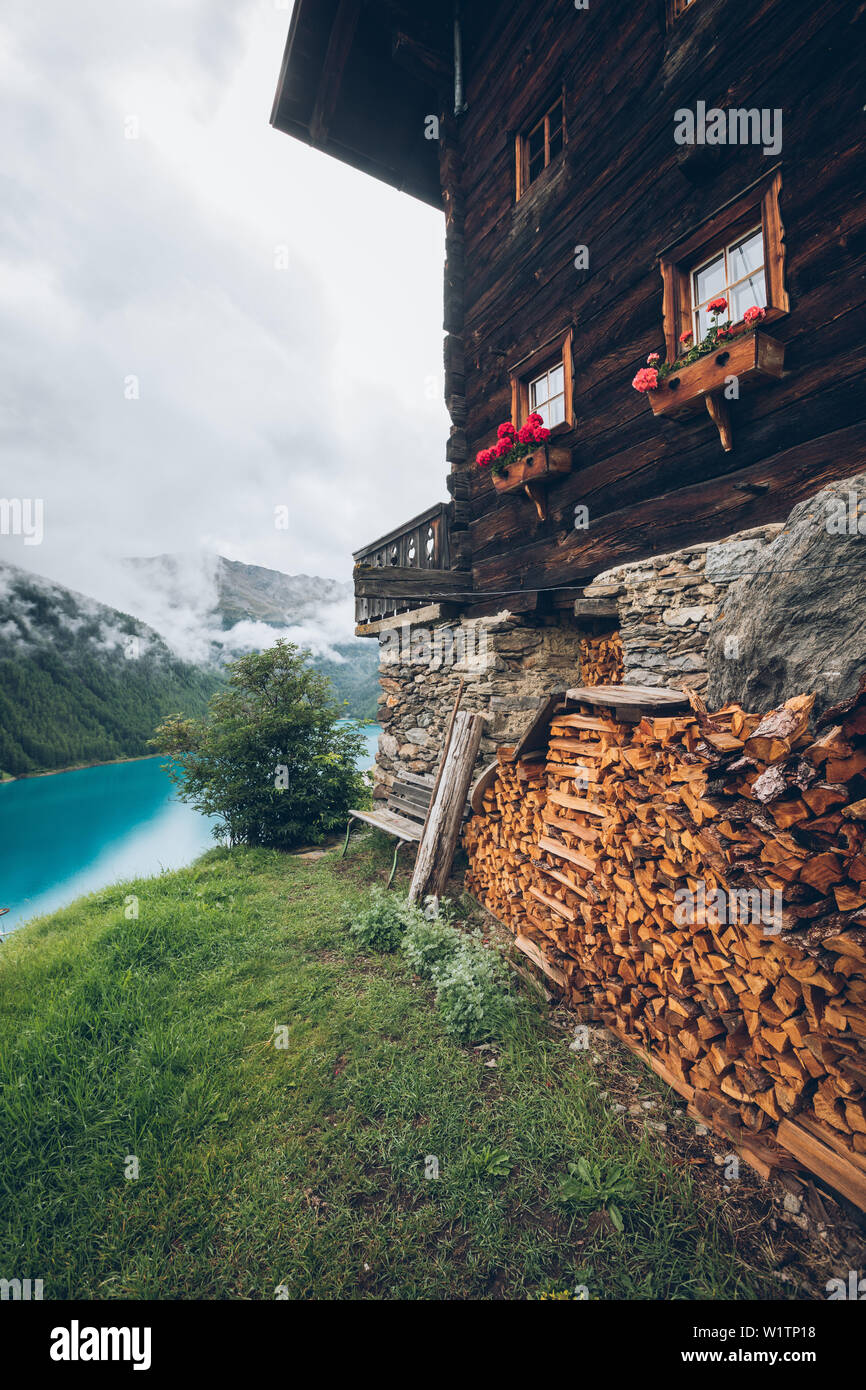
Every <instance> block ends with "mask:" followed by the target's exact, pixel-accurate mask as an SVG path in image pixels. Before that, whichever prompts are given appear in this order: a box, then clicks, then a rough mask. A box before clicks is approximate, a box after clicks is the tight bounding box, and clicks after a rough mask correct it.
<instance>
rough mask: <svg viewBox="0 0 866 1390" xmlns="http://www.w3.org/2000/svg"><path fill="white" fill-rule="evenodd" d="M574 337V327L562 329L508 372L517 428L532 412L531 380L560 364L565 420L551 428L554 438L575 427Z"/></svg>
mask: <svg viewBox="0 0 866 1390" xmlns="http://www.w3.org/2000/svg"><path fill="white" fill-rule="evenodd" d="M573 338H574V330H573V329H572V328H571V327H569V328H564V329H561V330H560V331H559V332H558V333H555V334H554V335H553V337H552V338H548V339H547V341H546V342H544V343H542V344H541V345H540V347H538V348H536V349H534V350H533V351H532V352H531V353H528V354H527V356H526V357H523V358H521V360H520V361H519V362H515V363H514V365H513V366H512V367H509V370H508V374H509V377H510V380H511V423H512V424H513V425H514V427H515V429H520V428H521V426H522V425H525V424H526V420H527V417H528V416H529V415H530V413H531V410H530V405H529V387H530V383H531V382H533V381H535V380H537V379H538V377H540V376H542V375H543V374H544V372H546V371H548V372H549V371H551V370H552V369H554V368H555V367H558V366H561V367H562V369H563V372H562V380H563V391H564V394H565V401H564V408H565V419H564V420H562V421H560V423H559V424H558V425H554V426H553V429H552V430H551V431H550V434H551V438H553V437H554V436H556V435H560V434H566V433H567V432H568V431H569V430H571V429H573V428H574V365H573V351H572V349H573Z"/></svg>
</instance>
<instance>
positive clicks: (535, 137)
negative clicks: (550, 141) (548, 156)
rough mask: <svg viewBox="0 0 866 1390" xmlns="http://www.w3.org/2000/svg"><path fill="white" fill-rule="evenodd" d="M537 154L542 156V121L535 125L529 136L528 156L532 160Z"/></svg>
mask: <svg viewBox="0 0 866 1390" xmlns="http://www.w3.org/2000/svg"><path fill="white" fill-rule="evenodd" d="M538 154H541V156H542V157H543V156H544V121H542V122H541V125H539V126H536V128H535V130H533V131H532V132H531V133H530V136H529V158H530V161H532V160H534V159H535V158H536V156H537V155H538Z"/></svg>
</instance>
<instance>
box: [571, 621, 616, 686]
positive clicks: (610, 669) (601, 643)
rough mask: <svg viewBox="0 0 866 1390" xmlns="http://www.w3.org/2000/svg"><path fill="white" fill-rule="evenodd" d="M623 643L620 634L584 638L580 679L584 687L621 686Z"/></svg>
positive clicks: (611, 633) (582, 641) (581, 645)
mask: <svg viewBox="0 0 866 1390" xmlns="http://www.w3.org/2000/svg"><path fill="white" fill-rule="evenodd" d="M623 670H624V667H623V657H622V641H621V639H620V635H619V633H618V632H616V631H613V632H604V633H602V634H601V635H600V636H597V637H583V638H581V643H580V679H581V683H582V684H583V685H621V684H622V680H623Z"/></svg>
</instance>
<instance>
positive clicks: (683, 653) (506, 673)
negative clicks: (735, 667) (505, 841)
mask: <svg viewBox="0 0 866 1390" xmlns="http://www.w3.org/2000/svg"><path fill="white" fill-rule="evenodd" d="M782 529H783V528H782V525H781V524H778V525H771V526H759V527H756V528H755V529H754V530H751V531H742V532H740V533H739V534H737V535H734V536H729V537H728V538H727V539H726V540H724V541H717V542H713V543H712V544H707V545H695V546H689V547H688V548H687V549H685V550H677V551H674V552H672V553H671V554H669V555H658V556H656V557H655V558H653V559H651V560H644V561H641V562H640V563H638V564H633V565H622V566H619V567H618V568H617V569H612V570H608V571H606V572H605V573H604V574H600V575H599V576H598V578H597V579H596V580H595V581H594V582H593V583H592V584H591V585H589V586H588V587H587V588H586V589H585V590H584V597H585V598H591V599H609V600H610V599H613V600H614V601H615V603H616V606H617V608H618V611H619V619H618V623H617V620H616V619H615V618H611V629H612V631H615V629H616V626H617V625H618V627H619V632H620V636H621V639H622V647H623V666H624V674H623V676H622V679H623V680H624V681H625V682H626V683H627V684H632V685H669V686H674V687H682V686H685V685H689V686H692V687H693V688H694V689H696V690H702V689H704V688H705V687H706V685H707V679H708V677H707V644H708V642H709V640H710V636H711V634H712V633H713V631H714V628H715V626H716V624H717V622H718V620H719V618H720V617H721V615H722V613H723V610H724V602H725V596H726V594H727V592H728V589H729V587H730V586H731V585H732V584H734V583H736V582H737V581H738V580H739V579H741V578H743V576H744V575H747V574H754V573H755V572H756V571H760V570H761V569H762V567H763V566H765V565H766V563H767V559H766V557H767V554H768V549H769V547H770V545H771V543H772V542H773V540H774V538H775V537H776V536H777V535H778V534H779V532H780V531H781V530H782ZM408 617H409V615H407V618H408ZM602 626H603V625H602ZM587 636H590V637H591V638H592V637H594V638H595V639H598V636H599V628H598V626H592V627H591V628H590V629H587V626H586V624H585V623H583V622H581V621H578V620H575V619H574V618H573V617H571V616H569V615H568V614H560V615H556V616H545V617H539V616H537V615H534V614H533V615H520V616H517V615H515V614H512V613H508V612H503V613H499V614H497V615H496V616H495V617H489V618H476V619H472V620H471V621H464V622H456V621H455V622H441V621H440V622H436V623H433V624H432V625H427V626H425V625H421V624H418V623H415V624H413V623H410V622H409V621H404V622H401V623H399V624H397V623H395V624H394V625H393V626H390V627H387V628H386V629H385V630H384V631H382V632H380V634H379V660H380V667H379V683H380V685H381V687H382V694H381V696H380V699H379V714H378V719H379V722H380V723H381V725H382V728H383V733H382V735H381V737H380V739H379V751H378V753H377V755H376V763H375V766H374V768H373V780H374V791H373V794H374V796H375V797H377V798H379V799H383V800H384V799H385V798H386V797H387V796H388V793H389V790H390V788H391V785H392V784H393V782H394V779H395V777H398V776H399V775H400V774H401V773H402V772H415V773H431V772H433V771H434V770H435V768H436V764H437V761H438V758H439V754H440V751H441V749H442V743H443V740H444V736H445V728H446V726H447V723H448V720H449V717H450V715H451V710H452V708H453V706H454V700H455V698H456V694H457V687H458V684H459V682H460V679H461V677H462V678H463V680H464V691H463V699H462V703H461V708H462V709H464V710H470V711H479V712H481V713H483V714H485V715H487V724H486V727H485V733H484V738H483V739H482V743H481V753H480V759H479V765H481V764H483V763H486V762H489V760H490V758H491V757H492V756H493V754H494V753H495V751H496V749H497V748H498V747H499V746H500V745H502V744H509V743H516V742H517V740H518V739H519V738H520V736H521V734H522V733H523V731H524V729H525V728H526V725H527V724H528V722H529V720H530V718H531V716H532V714H533V712H534V711H535V710H536V709H537V707H538V704H539V701H540V700H542V699H543V698H545V697H546V696H547V695H548V694H549V693H550V691H551V689H553V688H554V687H555V686H557V685H565V686H575V685H581V684H585V681H584V680H583V678H582V675H581V652H580V648H581V640H582V639H584V638H586V637H587ZM730 655H731V656H732V658H735V657H736V655H737V653H735V652H733V651H732V652H731V653H730Z"/></svg>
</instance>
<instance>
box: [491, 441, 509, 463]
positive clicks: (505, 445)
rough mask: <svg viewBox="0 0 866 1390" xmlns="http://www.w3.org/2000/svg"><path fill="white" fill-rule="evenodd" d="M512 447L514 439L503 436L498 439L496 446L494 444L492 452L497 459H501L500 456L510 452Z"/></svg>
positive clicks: (502, 456)
mask: <svg viewBox="0 0 866 1390" xmlns="http://www.w3.org/2000/svg"><path fill="white" fill-rule="evenodd" d="M513 448H514V441H513V440H511V439H504V438H503V439H500V441H499V443H498V444H497V446H496V448H495V449H494V451H493V452H494V454H495V455H496V457H497V458H498V459H501V458H504V457H505V455H506V454H510V453H511V450H512V449H513Z"/></svg>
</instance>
